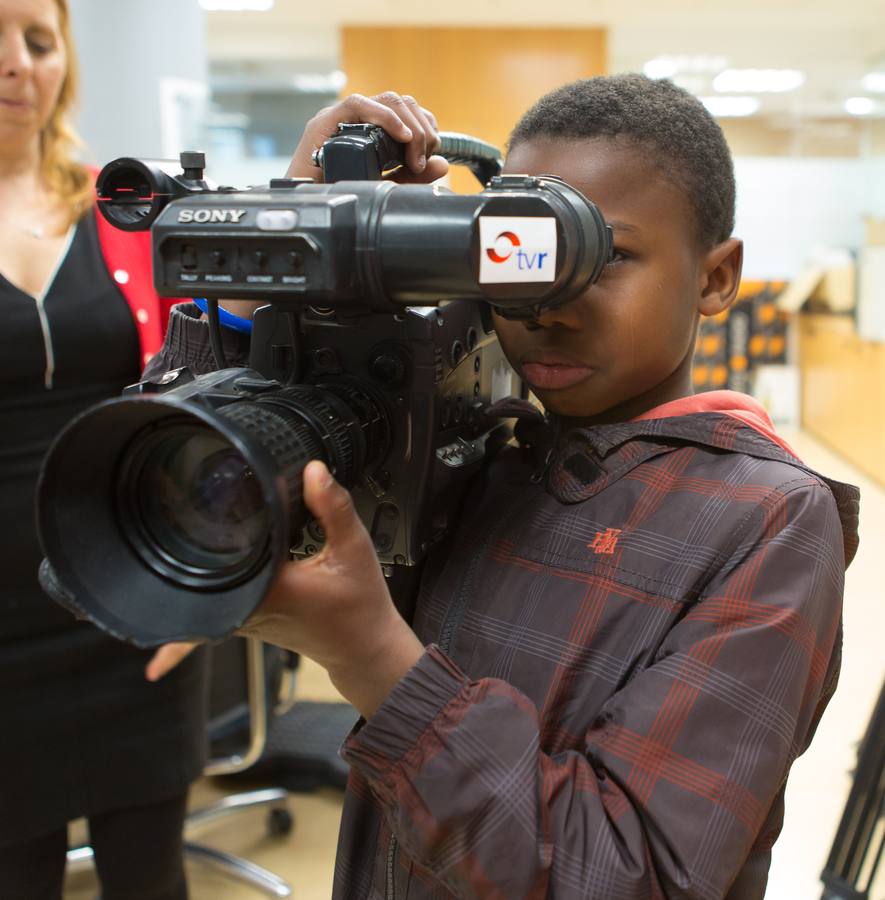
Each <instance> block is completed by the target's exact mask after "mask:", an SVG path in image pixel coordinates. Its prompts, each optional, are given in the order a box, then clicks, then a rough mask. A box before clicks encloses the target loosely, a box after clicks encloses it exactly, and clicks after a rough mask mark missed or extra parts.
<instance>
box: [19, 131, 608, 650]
mask: <svg viewBox="0 0 885 900" xmlns="http://www.w3.org/2000/svg"><path fill="white" fill-rule="evenodd" d="M441 152H442V154H443V155H445V156H447V157H448V158H449V159H450V160H452V161H457V162H463V163H466V164H468V165H469V166H470V167H471V168H472V169H473V171H474V172H475V173H476V174H477V177H478V178H479V179H480V180H481V181H486V180H488V184H487V185H486V187H485V189H484V190H482V191H481V192H480V193H477V194H469V195H457V194H453V193H451V192H449V191H447V190H446V189H444V188H442V187H439V186H437V185H399V184H396V183H394V182H393V181H391V180H389V179H385V178H383V177H382V175H383V174H384V173H385V171H387V170H388V169H389V168H390V167H391V166H395V165H396V164H397V163H398V162H399V163H401V162H402V147H401V146H399V145H396V144H394V143H393V142H392V141H391V140H390V138H389V137H388V136H387V135H386V134H385V133H384V132H383V131H381V130H380V129H378V128H374V127H372V126H364V125H358V126H342V127H341V129H340V130H339V133H338V134H337V135H336V136H335V137H333V138H332V139H330V141H328V142H327V143H326V144H325V145H324V147H323V148H322V150H321V153H320V154H319V157H318V160H319V162H320V163H321V164H322V166H323V170H324V177H325V183H323V184H316V183H313V182H312V181H309V180H303V179H276V180H273V181H271V183H270V185H268V186H264V187H258V188H251V189H249V190H243V191H241V190H236V189H234V188H228V187H220V188H213V187H212V186H211V185H210V184H208V183H207V182H206V181H205V179H204V177H203V168H204V160H203V157H202V154H197V153H184V154H182V155H181V159H180V163H181V171H180V172H178V171H176V169H175V167H174V166H173V165H171V164H169V163H165V162H164V163H158V162H153V161H145V160H137V159H129V158H127V159H118V160H115V161H113V162H111V163H109V164H108V165H107V166H106V167H105V168H104V169H103V170H102V172H101V174H100V176H99V179H98V182H97V189H98V195H99V200H98V202H99V209H100V210H101V212H102V214H103V215H104V216H105V217H106V218H107V219H108V220H109V221H111V222H112V223H113V224H115V225H117V226H118V227H120V228H123V229H126V230H143V229H147V228H150V230H151V233H152V247H153V266H154V282H155V287H156V289H157V291H158V293H159V294H161V295H164V296H178V297H188V298H190V297H195V296H196V297H205V298H208V303H209V305H208V310H209V319H210V332H211V337H212V346H213V350H214V353H215V358H216V364H217V367H218V368H217V371H213V372H210V373H208V374H202V375H195V374H193V373H192V372H190V371H189V370H188V369H179V370H175V371H172V372H169V373H166V374H165V375H164V376H163V377H161V378H159V379H158V380H155V381H143V382H141V383H140V384H136V385H133V386H131V387H129V388H127V389H126V390H125V391H124V394H123V396H122V397H121V398H118V399H114V400H109V401H107V402H105V403H101V404H99V405H97V406H95V407H93V408H91V409H90V410H87V411H86V412H85V413H84V414H82V415H81V416H79V417H78V418H77V419H75V420H74V421H73V422H72V423H71V424H70V425H69V426H68V427H67V428H66V429H65V430H64V431H63V432H62V433H61V435H60V436H59V437H58V439H57V440H56V441H55V443H54V445H53V446H52V448H51V450H50V452H49V454H48V455H47V458H46V460H45V461H44V465H43V469H42V472H41V477H40V481H39V485H38V498H37V510H38V525H39V530H40V537H41V542H42V544H43V548H44V551H45V553H46V556H47V559H48V561H49V563H50V564H51V567H52V569H54V571H55V575H56V577H57V579H58V582H59V584H60V586H61V588H62V589H63V592H64V593H65V594H66V595H67V602H68V605H71V606H73V607H74V608H75V609H76V611H77V612H78V613H79V614H81V615H83V616H85V617H87V618H89V619H91V620H92V621H93V622H95V623H96V624H98V625H99V626H101V627H102V628H104V629H105V630H107V631H109V632H110V633H112V634H114V635H116V636H117V637H120V638H123V639H125V640H128V641H130V642H131V643H134V644H137V645H139V646H144V647H149V646H156V645H158V644H162V643H165V642H168V641H172V640H184V639H209V640H216V639H221V638H223V637H226V636H227V635H229V634H230V633H231V632H232V631H234V630H235V629H236V628H237V627H238V626H239V625H241V624H242V623H243V622H244V621H245V620H246V618H247V617H248V616H249V614H250V613H251V612H252V610H253V609H254V608H255V607H256V606H257V605H258V603H260V601H261V600H262V598H263V597H264V595H265V594H266V592H267V590H268V588H269V586H270V584H271V582H272V581H273V579H274V577H275V574H276V572H277V570H278V568H279V566H280V565H281V564H282V563H283V562H284V561H285V560H287V559H289V558H290V557H291V556H292V555H294V556H296V557H298V556H309V555H312V554H314V553H316V552H318V551H319V550H320V549H321V548H322V546H323V541H324V535H323V533H322V530H321V528H320V527H319V525H318V523H316V522H315V521H313V520H312V519H311V516H310V514H309V513H308V511H307V510H306V509H305V507H304V504H303V500H302V491H301V486H302V471H303V469H304V466H305V465H306V464H307V463H308V462H309V461H310V460H311V459H321V460H323V461H324V462H326V464H327V465H328V466H329V468H330V470H331V471H332V472H333V474H334V475H335V477H336V478H337V479H338V480H339V481H340V482H341V483H342V484H344V485H345V486H346V487H347V488H348V489H349V490H350V491H351V493H352V495H353V499H354V503H355V506H356V509H357V512H358V513H359V515H360V517H361V519H362V521H363V522H364V523H365V525H366V528H367V529H368V531H369V533H370V535H371V537H372V540H373V542H374V545H375V549H376V551H377V554H378V558H379V561H380V562H381V564H382V566H384V569H385V573H386V574H388V575H389V576H390V575H393V574H394V573H395V572H396V570H402V569H404V568H409V567H414V566H415V565H416V564H418V563H419V562H420V561H421V560H422V559H423V557H424V556H425V555H426V553H427V551H428V549H429V548H430V547H432V546H433V545H434V544H436V543H437V542H438V541H439V540H440V539H441V538H442V537H443V536H444V535H445V534H446V533H447V531H448V530H449V529H450V526H451V523H452V520H453V517H454V516H455V514H456V511H457V508H458V505H459V501H460V499H461V496H462V494H463V491H464V489H465V487H466V486H467V483H468V480H469V476H470V475H472V474H473V473H475V472H476V470H477V469H478V467H479V466H480V465H481V464H482V462H483V461H484V460H485V459H486V458H487V457H488V456H489V454H490V453H492V452H494V450H495V448H497V447H498V446H500V445H501V444H502V443H503V442H506V440H508V439H509V437H510V430H509V428H508V426H507V423H506V422H505V421H502V419H501V418H498V417H496V416H495V414H494V410H492V407H493V404H494V403H495V402H496V401H498V400H500V399H503V398H505V397H508V396H511V395H512V394H513V393H514V376H513V373H512V370H511V369H510V367H509V365H508V363H507V360H506V359H505V358H504V355H503V353H502V351H501V349H500V346H499V344H498V342H497V339H496V337H495V335H494V331H493V329H492V326H491V316H490V312H489V310H490V307H494V308H495V309H496V310H497V312H498V313H500V314H501V315H503V316H507V317H511V318H530V317H533V316H537V315H538V314H539V313H540V312H542V311H544V310H546V309H551V308H555V307H557V306H559V305H561V304H563V303H567V302H569V301H570V300H571V299H573V298H575V297H577V296H579V295H580V294H581V293H582V292H583V291H584V290H585V289H586V288H587V286H588V285H590V284H591V283H593V282H594V281H595V280H596V279H597V278H598V277H599V275H600V274H601V272H602V270H603V268H604V266H605V264H606V262H607V261H608V259H609V257H610V254H611V232H610V229H609V228H608V226H606V224H605V222H604V220H603V218H602V215H601V214H600V212H599V210H598V209H597V208H596V206H595V205H594V204H593V203H592V202H590V201H589V200H587V199H586V198H585V197H584V196H583V195H582V194H580V193H579V192H578V191H576V190H575V189H574V188H572V187H570V186H569V185H567V184H566V183H565V182H563V181H561V180H559V179H558V178H554V177H552V176H551V177H547V176H544V177H541V178H535V177H528V176H522V175H509V176H504V175H500V174H499V173H500V169H501V161H500V159H499V155H498V153H497V151H496V150H495V148H492V147H490V146H489V145H486V144H482V143H481V142H478V141H476V140H474V139H472V138H466V137H464V136H461V135H443V136H442V148H441ZM345 179H347V180H345ZM224 298H238V299H249V298H253V299H262V300H267V301H268V303H267V305H265V306H262V307H261V308H259V309H258V310H257V311H256V312H255V315H254V318H253V320H252V336H251V343H250V357H249V366H248V367H247V368H231V367H228V366H227V363H226V360H225V359H224V353H223V349H222V342H221V339H220V327H219V322H218V311H217V302H218V300H219V299H224ZM465 300H468V301H469V300H472V301H474V302H472V303H470V302H462V301H465ZM455 301H458V302H455Z"/></svg>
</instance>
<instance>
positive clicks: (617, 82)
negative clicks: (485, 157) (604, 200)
mask: <svg viewBox="0 0 885 900" xmlns="http://www.w3.org/2000/svg"><path fill="white" fill-rule="evenodd" d="M596 137H610V138H623V139H626V140H628V141H631V142H633V143H635V144H637V145H639V146H641V147H643V148H646V147H647V148H649V149H650V150H651V151H652V152H653V153H654V155H655V158H656V163H657V165H658V167H659V168H660V170H661V171H662V172H663V173H664V174H665V176H666V177H668V178H671V179H672V180H673V181H674V182H675V183H676V186H677V187H679V188H680V189H681V190H682V191H683V192H684V193H685V195H686V197H687V198H688V200H689V202H690V203H691V206H692V207H693V208H694V211H695V217H696V219H697V225H698V237H699V239H700V243H701V245H702V246H703V247H704V248H705V249H706V248H708V247H712V246H714V245H715V244H718V243H720V242H721V241H724V240H726V239H727V238H728V237H730V236H731V232H732V230H733V229H734V203H735V184H734V166H733V164H732V160H731V151H730V150H729V148H728V144H727V142H726V140H725V135H724V134H723V133H722V129H721V128H720V127H719V125H718V123H717V122H716V120H715V119H714V118H713V117H712V116H711V115H710V113H709V112H708V111H707V109H706V108H705V107H704V105H703V104H702V103H701V102H700V100H698V99H697V98H696V97H694V96H692V95H691V94H690V93H688V91H685V90H683V89H682V88H680V87H677V86H676V85H675V84H673V82H671V81H667V80H663V79H662V80H654V79H651V78H647V77H646V76H645V75H639V74H625V75H603V76H599V77H597V78H587V79H582V80H580V81H574V82H572V83H571V84H566V85H564V86H563V87H561V88H557V89H556V90H555V91H551V92H550V93H549V94H546V95H545V96H543V97H542V98H541V99H540V100H538V102H537V103H535V105H534V106H532V107H531V109H529V110H528V112H526V113H525V115H524V116H523V117H522V118H521V119H520V121H519V122H518V123H517V125H516V128H514V130H513V133H512V134H511V135H510V142H509V146H510V149H511V150H513V149H514V147H516V146H517V145H519V144H521V143H523V142H524V141H528V140H531V139H532V138H565V139H581V138H596ZM591 199H592V198H591Z"/></svg>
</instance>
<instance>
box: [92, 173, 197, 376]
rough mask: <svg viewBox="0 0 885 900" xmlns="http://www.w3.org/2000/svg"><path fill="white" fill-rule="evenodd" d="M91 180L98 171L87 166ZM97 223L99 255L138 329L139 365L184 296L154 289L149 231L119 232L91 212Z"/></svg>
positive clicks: (156, 347)
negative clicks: (160, 294) (163, 292)
mask: <svg viewBox="0 0 885 900" xmlns="http://www.w3.org/2000/svg"><path fill="white" fill-rule="evenodd" d="M90 171H91V172H92V175H93V177H95V176H97V175H98V170H97V169H94V168H92V167H90ZM93 215H94V216H95V220H96V222H97V223H98V241H99V244H100V245H101V254H102V256H103V257H104V262H105V265H106V266H107V269H108V272H109V273H110V275H111V278H113V279H114V281H115V282H116V283H117V287H118V288H119V289H120V291H121V293H122V294H123V296H124V297H125V298H126V302H127V303H128V304H129V309H130V310H132V317H133V318H134V319H135V325H136V327H137V328H138V341H139V345H140V347H141V365H142V367H144V366H145V365H146V364H147V362H148V360H149V359H150V358H151V357H152V356H153V355H154V354H155V353H156V352H157V351H158V350H159V349H160V347H162V346H163V337H164V335H165V334H166V324H167V323H168V321H169V310H170V309H171V308H172V307H173V306H174V305H175V304H176V303H186V302H187V300H186V299H184V298H183V297H159V296H157V293H156V291H155V290H154V277H153V266H152V263H151V234H150V232H149V231H121V230H120V229H119V228H114V226H113V225H111V224H110V222H108V220H107V219H105V217H104V216H103V215H102V214H101V213H100V212H99V211H98V207H96V208H95V209H94V212H93Z"/></svg>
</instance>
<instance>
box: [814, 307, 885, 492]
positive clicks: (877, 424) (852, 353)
mask: <svg viewBox="0 0 885 900" xmlns="http://www.w3.org/2000/svg"><path fill="white" fill-rule="evenodd" d="M799 341H800V343H799V365H800V369H801V373H802V426H803V427H804V428H805V429H807V430H808V431H810V432H811V433H812V434H813V435H814V436H815V437H817V438H819V439H820V440H821V441H823V442H824V443H826V444H828V445H829V446H830V447H832V448H833V449H834V450H837V451H838V452H839V453H841V454H842V455H843V456H844V457H845V458H846V459H847V460H849V461H850V462H852V463H854V465H856V466H857V467H858V468H859V469H860V470H861V471H862V472H864V473H866V474H867V475H869V476H871V477H872V478H874V479H875V480H876V481H878V482H879V483H880V484H885V344H880V343H877V342H874V341H865V340H863V339H862V338H860V337H859V336H858V335H857V333H856V332H855V330H854V323H853V322H852V321H851V319H850V318H848V317H840V316H826V315H803V316H800V317H799Z"/></svg>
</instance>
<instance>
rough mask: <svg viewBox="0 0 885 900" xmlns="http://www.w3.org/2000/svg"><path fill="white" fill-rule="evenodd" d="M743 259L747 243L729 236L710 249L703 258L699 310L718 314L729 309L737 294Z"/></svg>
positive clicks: (705, 313)
mask: <svg viewBox="0 0 885 900" xmlns="http://www.w3.org/2000/svg"><path fill="white" fill-rule="evenodd" d="M743 262H744V242H743V241H742V240H741V239H740V238H729V239H728V240H727V241H723V242H722V243H721V244H717V245H716V246H715V247H713V249H712V250H709V251H707V253H706V254H704V256H703V258H702V260H701V267H702V270H701V273H700V275H701V293H700V296H699V298H698V311H699V312H700V314H701V315H702V316H715V315H716V314H717V313H721V312H723V311H724V310H726V309H728V307H729V306H731V304H732V303H734V300H735V297H737V293H738V288H739V287H740V284H741V268H742V266H743Z"/></svg>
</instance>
